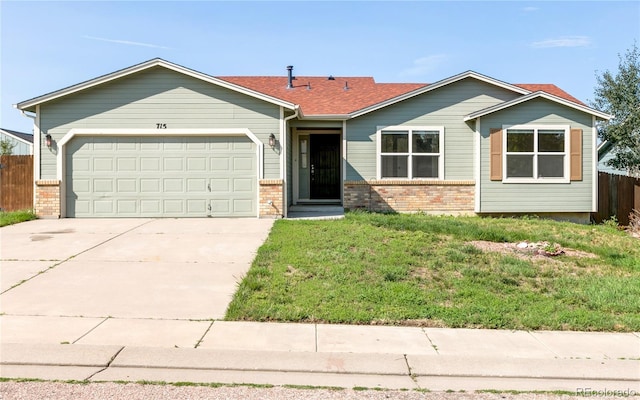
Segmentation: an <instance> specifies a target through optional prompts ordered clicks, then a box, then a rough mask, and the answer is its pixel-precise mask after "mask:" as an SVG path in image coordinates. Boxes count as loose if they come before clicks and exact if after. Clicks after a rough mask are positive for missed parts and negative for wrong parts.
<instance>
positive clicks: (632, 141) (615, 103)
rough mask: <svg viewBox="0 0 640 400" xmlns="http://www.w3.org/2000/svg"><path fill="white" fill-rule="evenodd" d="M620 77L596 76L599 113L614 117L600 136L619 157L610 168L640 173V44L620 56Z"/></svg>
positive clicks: (594, 105) (603, 125) (601, 129)
mask: <svg viewBox="0 0 640 400" xmlns="http://www.w3.org/2000/svg"><path fill="white" fill-rule="evenodd" d="M618 58H619V59H620V62H619V64H618V72H617V74H616V75H613V74H611V72H609V71H606V72H605V73H603V74H602V75H601V76H596V79H597V86H596V88H595V98H596V99H595V101H593V102H592V105H593V107H594V108H596V109H597V110H600V111H603V112H606V113H608V114H611V115H613V118H612V119H611V120H609V121H608V122H604V123H603V124H601V125H600V126H599V127H598V135H599V136H600V138H601V139H602V140H607V141H609V142H611V144H612V145H613V147H612V151H613V152H614V154H615V157H614V158H613V159H611V161H609V165H611V166H613V167H615V168H619V169H627V170H629V171H630V172H631V173H632V174H635V175H637V174H639V173H640V51H639V50H638V46H637V43H634V45H633V47H632V48H631V49H629V50H627V52H626V53H625V55H624V57H623V56H620V55H618Z"/></svg>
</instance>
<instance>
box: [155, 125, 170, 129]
mask: <svg viewBox="0 0 640 400" xmlns="http://www.w3.org/2000/svg"><path fill="white" fill-rule="evenodd" d="M156 129H167V124H156Z"/></svg>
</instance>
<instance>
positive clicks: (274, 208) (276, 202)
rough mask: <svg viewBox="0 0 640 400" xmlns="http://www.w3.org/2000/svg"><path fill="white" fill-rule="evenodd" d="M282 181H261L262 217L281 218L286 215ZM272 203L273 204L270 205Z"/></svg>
mask: <svg viewBox="0 0 640 400" xmlns="http://www.w3.org/2000/svg"><path fill="white" fill-rule="evenodd" d="M282 187H283V182H282V179H263V180H261V181H260V205H259V207H260V217H261V218H263V217H271V218H281V217H282V215H283V214H284V208H283V205H282V200H283V197H284V196H283V191H282ZM269 202H271V204H269Z"/></svg>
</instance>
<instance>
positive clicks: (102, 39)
mask: <svg viewBox="0 0 640 400" xmlns="http://www.w3.org/2000/svg"><path fill="white" fill-rule="evenodd" d="M84 38H85V39H91V40H100V41H102V42H109V43H118V44H126V45H128V46H142V47H151V48H154V49H168V48H169V47H165V46H160V45H157V44H151V43H142V42H132V41H130V40H119V39H106V38H101V37H96V36H87V35H85V36H84Z"/></svg>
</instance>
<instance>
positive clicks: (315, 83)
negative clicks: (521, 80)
mask: <svg viewBox="0 0 640 400" xmlns="http://www.w3.org/2000/svg"><path fill="white" fill-rule="evenodd" d="M154 67H163V68H167V69H170V70H173V71H176V72H178V73H182V74H185V75H188V76H191V77H194V78H196V79H200V80H203V81H205V82H208V83H211V84H214V85H218V86H221V87H224V88H227V89H230V90H234V91H236V92H239V93H243V94H246V95H248V96H251V97H254V98H257V99H261V100H264V101H266V102H269V103H272V104H275V105H278V106H281V107H284V108H287V109H290V110H298V111H299V118H305V117H306V118H311V117H313V118H330V119H349V118H355V117H358V116H361V115H364V114H366V113H369V112H372V111H375V110H378V109H380V108H383V107H387V106H389V105H392V104H395V103H398V102H400V101H403V100H406V99H409V98H411V97H414V96H418V95H421V94H423V93H427V92H430V91H433V90H436V89H438V88H441V87H443V86H446V85H449V84H452V83H454V82H458V81H460V80H463V79H467V78H473V79H477V80H480V81H483V82H486V83H489V84H491V85H494V86H498V87H501V88H503V89H506V90H509V91H512V92H514V93H516V94H520V95H522V97H519V98H517V99H515V100H511V101H507V102H504V103H500V104H498V105H496V106H493V107H489V108H487V109H484V110H480V111H477V112H475V113H473V114H470V115H468V116H467V117H466V118H465V120H469V119H473V118H477V117H478V116H482V115H486V114H488V113H491V112H495V111H498V110H501V109H504V108H506V107H511V106H513V105H515V104H520V103H521V102H523V101H528V100H531V99H532V98H537V97H540V96H543V97H545V98H547V99H548V100H551V101H555V102H559V103H561V104H565V105H568V106H570V107H573V108H575V109H578V110H580V111H583V112H587V113H590V114H593V115H596V116H597V117H599V118H602V119H609V118H610V116H609V115H607V114H605V113H601V112H599V111H597V110H594V109H591V108H589V107H587V106H586V105H585V104H584V103H582V102H581V101H580V100H578V99H576V98H575V97H573V96H571V95H570V94H568V93H567V92H565V91H563V90H562V89H560V88H558V87H557V86H555V85H553V84H510V83H507V82H503V81H500V80H497V79H494V78H491V77H489V76H486V75H482V74H479V73H477V72H474V71H466V72H463V73H461V74H457V75H454V76H451V77H449V78H446V79H443V80H440V81H438V82H435V83H432V84H425V83H377V82H375V80H374V79H373V78H372V77H332V78H333V79H329V78H328V77H318V76H308V77H305V76H299V77H296V78H295V80H294V81H293V88H287V83H288V77H287V76H226V77H214V76H211V75H207V74H204V73H201V72H198V71H195V70H192V69H189V68H186V67H183V66H180V65H177V64H174V63H171V62H168V61H165V60H163V59H160V58H155V59H152V60H149V61H146V62H143V63H140V64H136V65H133V66H131V67H128V68H124V69H121V70H118V71H115V72H112V73H110V74H106V75H102V76H100V77H97V78H94V79H90V80H88V81H85V82H81V83H78V84H76V85H72V86H69V87H66V88H63V89H60V90H57V91H54V92H51V93H47V94H44V95H42V96H38V97H34V98H32V99H30V100H26V101H23V102H21V103H18V104H16V105H15V107H16V108H18V109H20V110H23V111H35V106H36V105H38V104H42V103H45V102H48V101H51V100H54V99H58V98H61V97H64V96H67V95H71V94H73V93H77V92H80V91H82V90H86V89H89V88H92V87H95V86H98V85H101V84H104V83H107V82H110V81H113V80H116V79H119V78H122V77H125V76H128V75H131V74H135V73H137V72H140V71H144V70H147V69H149V68H154ZM532 95H533V97H532Z"/></svg>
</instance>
